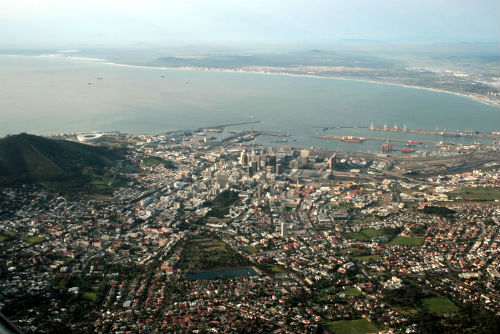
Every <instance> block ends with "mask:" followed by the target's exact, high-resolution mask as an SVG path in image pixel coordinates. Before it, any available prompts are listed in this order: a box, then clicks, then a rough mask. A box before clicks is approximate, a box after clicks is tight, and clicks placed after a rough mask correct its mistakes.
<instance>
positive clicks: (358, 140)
mask: <svg viewBox="0 0 500 334" xmlns="http://www.w3.org/2000/svg"><path fill="white" fill-rule="evenodd" d="M340 140H341V141H345V142H349V143H362V142H364V141H365V138H362V137H351V136H349V137H342V139H340Z"/></svg>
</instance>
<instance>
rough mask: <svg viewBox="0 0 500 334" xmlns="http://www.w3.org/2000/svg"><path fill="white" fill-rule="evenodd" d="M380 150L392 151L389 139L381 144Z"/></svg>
mask: <svg viewBox="0 0 500 334" xmlns="http://www.w3.org/2000/svg"><path fill="white" fill-rule="evenodd" d="M381 147H382V151H392V144H391V143H389V139H387V141H386V142H385V143H383V144H382V145H381Z"/></svg>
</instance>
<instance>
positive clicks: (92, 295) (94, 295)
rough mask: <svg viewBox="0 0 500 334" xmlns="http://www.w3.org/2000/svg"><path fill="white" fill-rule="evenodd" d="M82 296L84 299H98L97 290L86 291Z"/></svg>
mask: <svg viewBox="0 0 500 334" xmlns="http://www.w3.org/2000/svg"><path fill="white" fill-rule="evenodd" d="M82 298H83V299H86V300H91V301H94V300H96V299H97V293H96V292H88V291H87V292H84V293H83V294H82Z"/></svg>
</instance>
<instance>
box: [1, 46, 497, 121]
mask: <svg viewBox="0 0 500 334" xmlns="http://www.w3.org/2000/svg"><path fill="white" fill-rule="evenodd" d="M1 56H17V57H19V56H20V57H42V58H63V59H72V60H83V61H90V62H95V63H101V64H106V65H113V66H121V67H134V68H144V69H154V70H184V71H203V72H205V71H211V72H229V73H248V74H260V75H277V76H291V77H304V78H316V79H330V80H345V81H357V82H366V83H372V84H381V85H391V86H399V87H405V88H414V89H425V90H429V91H434V92H438V93H447V94H453V95H456V96H461V97H464V98H468V99H471V100H474V101H476V102H480V103H483V104H486V105H489V106H493V107H498V106H500V101H496V102H495V101H491V100H486V97H480V96H474V95H470V94H465V93H459V92H454V91H449V90H444V89H440V88H433V87H425V86H415V85H408V84H404V83H398V82H392V81H384V80H373V79H357V78H348V77H340V76H339V77H336V76H322V75H315V74H306V73H303V74H302V73H290V72H269V71H258V70H253V71H252V70H249V69H244V68H234V69H233V68H215V67H197V66H180V67H170V66H150V65H137V64H125V63H117V62H113V61H109V60H107V59H102V58H93V57H80V56H70V55H66V54H41V55H17V54H4V55H1ZM499 112H500V110H499Z"/></svg>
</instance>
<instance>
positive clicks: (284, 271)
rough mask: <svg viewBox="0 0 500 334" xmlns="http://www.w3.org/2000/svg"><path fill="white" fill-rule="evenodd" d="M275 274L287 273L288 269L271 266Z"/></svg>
mask: <svg viewBox="0 0 500 334" xmlns="http://www.w3.org/2000/svg"><path fill="white" fill-rule="evenodd" d="M269 269H270V270H271V271H272V272H273V273H274V274H285V273H286V270H285V268H283V267H282V266H277V265H275V266H271V267H270V268H269Z"/></svg>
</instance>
